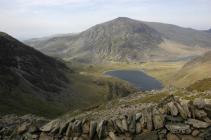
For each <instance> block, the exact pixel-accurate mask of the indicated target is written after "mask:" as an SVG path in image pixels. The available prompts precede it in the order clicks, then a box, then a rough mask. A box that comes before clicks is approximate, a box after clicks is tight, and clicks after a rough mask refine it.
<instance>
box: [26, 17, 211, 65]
mask: <svg viewBox="0 0 211 140" xmlns="http://www.w3.org/2000/svg"><path fill="white" fill-rule="evenodd" d="M210 38H211V34H209V33H206V32H203V31H198V30H194V29H189V28H182V27H179V26H175V25H170V24H162V23H153V22H144V21H138V20H133V19H129V18H126V17H119V18H117V19H114V20H112V21H108V22H105V23H102V24H98V25H96V26H93V27H91V28H89V29H88V30H86V31H83V32H81V33H79V34H73V35H69V36H68V35H67V36H58V37H52V38H47V39H43V38H40V39H35V40H28V41H25V43H26V44H29V45H31V46H33V47H34V48H36V49H39V50H40V51H42V52H44V53H45V54H48V55H51V56H56V57H60V58H62V59H64V60H76V61H79V62H85V63H99V62H113V61H115V62H143V61H152V60H153V61H159V60H177V59H183V58H188V57H192V56H196V55H200V54H202V53H204V52H205V51H207V50H209V49H211V40H210ZM190 48H191V50H190Z"/></svg>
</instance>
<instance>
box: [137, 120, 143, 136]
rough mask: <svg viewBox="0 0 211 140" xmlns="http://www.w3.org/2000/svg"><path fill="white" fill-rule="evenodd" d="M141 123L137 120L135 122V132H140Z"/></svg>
mask: <svg viewBox="0 0 211 140" xmlns="http://www.w3.org/2000/svg"><path fill="white" fill-rule="evenodd" d="M141 131H142V130H141V123H140V122H137V123H136V134H140V133H141Z"/></svg>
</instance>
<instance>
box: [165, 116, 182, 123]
mask: <svg viewBox="0 0 211 140" xmlns="http://www.w3.org/2000/svg"><path fill="white" fill-rule="evenodd" d="M165 119H166V121H170V122H184V120H183V118H182V117H180V116H176V117H174V116H170V115H165Z"/></svg>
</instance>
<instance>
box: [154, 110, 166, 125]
mask: <svg viewBox="0 0 211 140" xmlns="http://www.w3.org/2000/svg"><path fill="white" fill-rule="evenodd" d="M153 124H154V128H155V129H159V128H162V127H163V126H164V115H163V114H161V113H160V112H159V110H158V109H154V110H153Z"/></svg>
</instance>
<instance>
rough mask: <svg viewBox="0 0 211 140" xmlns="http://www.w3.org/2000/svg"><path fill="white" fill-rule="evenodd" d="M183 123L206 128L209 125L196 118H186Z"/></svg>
mask: <svg viewBox="0 0 211 140" xmlns="http://www.w3.org/2000/svg"><path fill="white" fill-rule="evenodd" d="M185 123H186V124H189V125H191V126H193V127H194V128H207V127H208V126H209V123H207V122H203V121H200V120H196V119H188V120H187V121H185Z"/></svg>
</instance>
